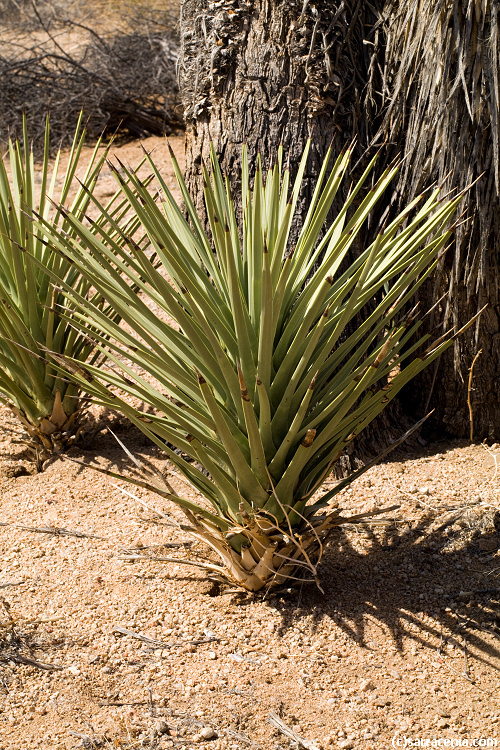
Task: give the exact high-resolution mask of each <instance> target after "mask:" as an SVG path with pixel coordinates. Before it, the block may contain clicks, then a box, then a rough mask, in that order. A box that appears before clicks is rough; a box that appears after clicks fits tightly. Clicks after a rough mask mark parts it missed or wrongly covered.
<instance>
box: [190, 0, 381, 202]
mask: <svg viewBox="0 0 500 750" xmlns="http://www.w3.org/2000/svg"><path fill="white" fill-rule="evenodd" d="M345 5H347V6H348V7H344V6H345ZM367 8H368V4H367V3H364V2H358V3H347V4H345V3H344V2H340V0H333V1H332V0H318V1H317V2H315V3H314V4H309V3H308V2H307V0H306V1H305V2H303V0H299V1H297V0H295V1H294V0H254V2H252V1H249V2H245V0H222V1H221V2H215V3H214V2H208V1H207V0H182V3H181V59H180V81H181V90H182V92H183V99H184V105H185V118H186V127H187V169H186V174H187V182H188V186H189V188H190V190H191V192H192V194H194V195H196V196H197V207H198V208H201V207H202V205H203V199H202V187H203V186H202V182H203V179H202V176H201V162H202V159H203V160H206V159H207V155H208V146H209V142H210V141H213V142H214V143H215V146H216V149H217V153H218V154H219V157H220V160H221V164H222V168H223V171H224V172H225V173H226V174H227V175H228V176H229V177H230V179H231V183H232V184H237V180H238V171H239V164H240V155H241V147H242V144H243V143H246V144H247V147H248V153H249V161H250V163H252V162H253V161H254V157H255V155H256V153H257V152H260V154H261V156H262V161H263V165H264V167H266V166H268V165H269V163H270V160H271V159H273V158H275V156H276V152H277V149H278V146H279V144H280V143H282V144H283V146H284V149H285V153H286V154H288V157H289V161H290V169H291V172H292V176H293V172H294V168H295V166H296V165H297V164H298V162H299V159H300V156H301V154H302V151H303V149H304V146H305V143H306V140H307V138H309V137H311V138H312V150H311V156H310V159H309V164H308V174H309V178H310V183H311V185H312V184H313V181H314V178H315V177H316V176H317V174H318V169H319V165H320V164H321V162H322V160H323V158H324V155H325V152H326V150H327V148H328V146H329V145H330V144H331V143H332V141H333V143H334V151H336V152H337V153H338V152H339V151H340V150H341V149H342V148H343V147H344V146H345V145H346V144H347V143H348V142H349V141H351V140H352V139H353V138H354V137H356V138H357V141H358V149H362V148H363V146H365V145H366V144H367V142H368V140H369V137H370V135H369V133H367V123H368V122H369V119H370V111H371V90H372V85H373V81H372V80H371V79H372V72H373V70H375V68H372V69H370V60H371V58H372V57H373V55H374V49H375V48H376V46H377V44H378V32H377V31H376V30H373V27H374V20H375V16H374V15H373V13H372V11H370V10H367ZM370 29H372V30H373V31H372V33H368V32H370ZM367 81H370V83H369V84H368V86H367ZM306 177H307V175H306ZM307 197H308V196H307V190H306V191H305V193H304V195H303V203H304V205H305V203H306V202H307Z"/></svg>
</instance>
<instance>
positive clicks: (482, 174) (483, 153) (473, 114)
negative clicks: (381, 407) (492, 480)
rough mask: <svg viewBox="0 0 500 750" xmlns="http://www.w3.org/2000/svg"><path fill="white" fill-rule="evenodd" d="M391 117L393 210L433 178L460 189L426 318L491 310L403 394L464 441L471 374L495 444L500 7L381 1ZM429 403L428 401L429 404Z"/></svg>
mask: <svg viewBox="0 0 500 750" xmlns="http://www.w3.org/2000/svg"><path fill="white" fill-rule="evenodd" d="M384 20H385V26H386V28H387V29H390V34H389V33H388V34H387V46H386V51H385V75H384V81H385V82H386V84H387V89H386V92H387V99H386V101H385V103H384V104H385V107H386V114H385V118H384V120H383V122H382V125H381V128H380V130H379V133H378V135H377V137H376V140H378V141H379V142H383V141H386V140H388V141H389V142H390V143H393V144H396V146H395V150H396V148H397V150H398V151H399V153H401V154H404V155H405V157H406V159H405V162H404V165H403V170H402V172H401V179H400V182H399V185H398V186H397V201H399V203H400V205H402V204H406V203H408V201H409V200H410V199H411V198H412V197H413V196H414V195H417V194H418V193H419V192H420V191H421V190H422V189H424V188H425V187H427V186H428V185H430V184H431V183H432V182H433V181H436V182H438V183H439V182H442V181H443V180H445V185H446V187H448V188H450V189H451V188H458V189H459V190H460V189H463V188H465V187H466V186H467V185H470V184H471V183H472V182H474V181H475V180H477V183H476V184H475V185H474V186H473V187H472V189H471V190H470V191H469V192H468V193H467V195H466V196H465V198H464V202H463V210H464V211H465V212H466V217H467V221H465V222H464V223H462V224H461V225H460V226H458V228H457V230H456V234H455V242H454V244H453V246H452V247H451V248H450V249H449V250H448V253H447V257H446V259H445V260H443V262H442V263H441V264H440V266H439V268H438V273H437V275H436V277H435V279H434V280H433V281H432V282H430V283H429V284H428V285H427V287H426V288H425V289H423V290H422V291H421V293H420V303H421V308H422V310H426V309H429V308H430V307H431V306H432V305H433V304H434V303H435V302H436V301H437V300H439V299H440V298H441V297H442V296H443V295H445V296H444V299H443V301H442V303H441V304H440V305H439V306H438V308H436V310H435V311H434V313H433V315H432V316H430V317H429V318H428V320H427V326H428V329H429V330H430V329H431V328H432V327H433V326H434V325H435V324H436V323H439V322H442V321H443V319H444V320H445V325H448V326H450V325H454V326H455V327H456V328H457V329H458V328H460V327H461V326H462V325H464V324H465V323H466V322H467V321H468V320H470V319H471V318H472V317H473V316H474V315H475V313H476V312H477V311H478V310H479V309H481V308H482V307H483V306H484V305H485V304H486V303H488V308H487V310H486V311H485V312H484V313H483V314H482V316H481V318H480V320H479V321H478V323H477V325H476V326H475V327H472V328H470V329H469V330H468V331H467V332H466V333H465V334H464V335H463V336H462V337H460V338H458V339H457V341H456V344H455V348H454V350H453V351H452V350H449V351H448V352H447V353H446V354H445V355H444V356H443V357H442V359H441V361H440V362H439V363H438V365H437V368H436V370H435V371H434V372H433V371H432V368H429V369H430V371H428V372H424V373H423V374H422V375H421V376H420V378H419V379H418V380H417V381H413V382H412V385H411V389H410V388H409V389H408V393H407V398H406V399H405V404H406V406H408V407H409V409H413V411H415V413H416V414H417V415H419V414H420V415H421V414H422V411H423V410H424V409H425V408H428V407H435V408H436V413H435V417H434V420H433V424H434V427H435V428H436V429H437V430H438V432H439V434H443V433H445V432H447V433H449V434H452V435H455V436H460V437H468V435H469V428H470V420H469V406H468V387H469V371H470V367H471V365H472V362H473V360H474V357H475V355H476V353H477V352H478V351H479V350H481V349H482V354H481V355H480V356H479V357H478V359H477V361H476V363H475V366H474V370H473V380H472V388H473V390H472V391H471V400H472V407H473V408H472V411H473V416H474V437H475V438H476V439H480V440H482V439H485V438H486V439H490V440H498V439H499V438H500V375H499V373H500V306H499V291H500V278H499V258H500V178H499V171H500V169H499V151H500V125H499V118H500V111H499V100H500V91H499V79H500V40H499V33H498V25H499V21H500V7H499V3H498V0H485V2H483V1H482V0H472V1H471V2H468V3H462V2H460V0H439V1H438V2H436V0H414V2H411V3H408V2H404V0H386V4H385V9H384ZM429 395H430V398H429Z"/></svg>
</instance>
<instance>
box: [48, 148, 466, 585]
mask: <svg viewBox="0 0 500 750" xmlns="http://www.w3.org/2000/svg"><path fill="white" fill-rule="evenodd" d="M308 148H309V147H307V148H306V150H305V153H304V155H303V158H302V160H301V163H300V166H299V169H298V174H297V177H296V179H295V181H294V184H293V186H291V185H289V182H290V178H289V171H288V169H283V153H282V151H281V150H280V152H279V153H278V156H277V163H276V165H275V166H274V167H273V168H272V169H271V170H270V171H269V172H268V173H267V176H266V177H264V175H263V172H262V168H261V164H260V162H258V163H257V165H256V175H255V180H254V184H253V187H252V188H251V187H250V184H249V176H248V175H249V165H248V162H247V157H246V153H245V150H244V151H243V167H242V195H241V199H242V206H243V219H242V226H238V223H237V220H236V215H235V209H234V204H233V202H232V199H231V192H230V186H229V184H228V182H227V180H225V179H224V177H223V175H222V174H221V171H220V168H219V164H218V162H217V158H216V155H215V153H214V152H213V151H212V159H211V177H210V176H209V174H208V171H207V170H205V198H206V208H207V214H208V220H209V223H210V228H211V233H210V235H209V234H207V233H205V231H204V229H203V225H202V221H201V220H200V218H199V217H198V216H197V214H196V211H195V209H194V206H193V203H192V201H191V199H190V196H189V195H188V192H187V189H186V186H185V183H184V181H183V178H182V175H181V173H180V170H179V167H178V165H177V163H176V161H175V159H174V158H173V154H172V158H173V164H174V168H175V172H176V175H177V180H178V183H179V187H180V190H181V193H182V197H183V200H184V203H185V206H186V211H187V214H188V215H189V221H188V220H186V218H185V217H184V215H183V213H182V211H181V210H180V209H179V207H178V205H177V204H176V202H175V200H174V198H173V197H172V195H171V193H170V191H169V190H168V188H167V186H166V184H165V182H164V180H163V178H162V176H161V174H160V172H159V170H158V169H157V168H156V167H155V165H154V163H153V161H152V159H151V158H150V157H148V159H149V162H150V165H151V168H152V171H153V173H154V175H155V178H156V180H157V181H158V183H159V185H160V198H159V200H155V198H154V197H153V196H152V195H151V194H150V192H149V191H148V190H147V189H146V188H145V187H144V186H143V185H142V184H141V182H140V181H139V180H138V179H137V178H136V177H135V176H134V174H133V173H131V172H130V171H128V170H125V169H124V168H123V167H122V168H121V169H120V170H118V169H115V174H116V178H117V180H118V182H119V184H120V187H121V190H122V193H123V195H124V196H126V198H127V200H128V201H129V204H130V207H131V208H132V209H133V211H134V212H135V215H136V216H137V218H138V220H139V221H140V222H141V224H142V226H143V228H144V230H145V231H146V233H147V235H148V237H149V240H150V243H151V245H152V246H153V248H154V250H155V253H156V254H157V256H158V258H159V259H160V260H161V263H162V266H163V268H159V269H155V268H154V267H153V265H152V263H151V261H150V259H149V258H148V255H147V254H146V253H145V252H144V251H143V250H142V249H141V248H140V247H139V246H137V245H136V244H135V243H134V242H133V240H130V241H129V242H128V245H129V249H130V253H131V256H133V261H132V260H131V261H130V262H128V261H127V260H126V259H124V258H123V256H122V255H121V254H120V248H119V247H118V246H116V247H115V246H114V243H113V239H112V238H111V237H110V236H109V235H105V234H104V233H102V234H101V235H100V236H98V234H97V233H95V232H92V231H90V230H89V229H88V228H86V226H85V223H84V222H82V221H81V220H80V219H79V217H78V216H77V215H75V214H74V213H72V212H64V215H65V217H66V221H67V223H68V225H69V226H71V236H69V237H68V236H66V235H65V234H64V233H62V232H56V231H54V229H53V227H51V226H49V225H48V223H47V222H45V221H40V222H38V224H37V228H38V231H40V232H42V231H43V232H45V234H46V235H47V237H49V238H50V243H51V244H52V246H53V247H54V249H55V250H56V251H57V252H59V253H60V254H61V256H62V257H67V258H71V260H72V262H73V264H74V265H75V267H77V268H78V271H79V273H81V274H82V277H84V278H85V279H87V281H88V282H89V283H90V284H92V286H93V287H94V288H95V289H96V290H97V293H98V294H100V295H102V296H103V297H105V298H106V300H107V301H108V303H109V305H110V306H111V307H112V308H113V309H114V310H115V311H116V314H117V315H120V316H121V317H122V318H123V320H124V321H125V322H126V323H127V328H126V329H125V328H124V327H119V326H118V325H116V323H114V322H113V321H112V320H111V319H110V317H109V316H107V315H105V314H104V312H103V311H102V310H101V309H100V307H98V306H97V305H96V304H95V301H94V300H92V299H87V298H86V297H85V296H84V295H82V294H79V293H78V291H76V290H75V289H73V288H71V287H70V286H69V285H65V287H64V291H65V295H66V297H67V300H68V305H69V307H70V309H71V310H73V311H76V312H73V314H72V316H71V320H72V322H73V325H78V326H79V328H80V330H85V329H86V328H88V327H91V328H92V329H93V330H94V333H93V334H92V337H93V338H94V340H95V341H96V345H97V346H98V348H99V349H100V351H101V352H102V353H103V355H106V357H107V360H108V364H109V367H107V368H106V369H99V368H97V367H96V366H93V365H91V364H86V365H85V366H83V365H82V363H81V361H76V360H75V359H71V358H70V357H64V358H62V357H60V356H55V357H54V359H55V360H56V361H57V362H58V364H59V366H60V367H61V368H65V369H66V370H68V372H71V376H72V377H73V379H74V380H75V381H76V382H77V383H78V385H79V387H81V388H82V389H84V390H85V391H86V392H87V393H88V394H89V395H90V396H91V397H92V398H94V399H95V400H96V401H98V402H99V403H101V404H105V405H107V406H109V407H111V408H112V409H116V410H119V411H120V412H122V413H123V414H125V415H126V416H127V417H128V418H129V419H130V420H131V421H132V422H133V423H134V424H135V425H137V427H139V428H140V430H142V431H143V432H144V433H145V434H146V435H148V436H149V437H150V438H151V440H152V441H153V442H154V443H156V445H157V446H159V447H160V448H161V449H162V450H163V451H164V454H165V455H166V456H167V457H168V459H169V460H170V462H171V465H173V466H174V467H176V468H177V469H178V470H179V471H180V472H181V473H182V475H183V476H184V478H185V481H186V484H187V485H189V486H190V487H191V488H195V489H196V491H197V492H198V493H199V494H200V495H201V496H202V497H203V498H204V500H201V499H200V501H199V502H196V501H195V500H192V499H190V498H187V497H183V496H182V494H179V493H178V492H176V491H174V490H173V489H172V487H171V486H170V484H169V483H168V481H167V480H165V481H164V482H162V481H161V480H160V479H144V480H140V479H134V478H129V479H128V481H131V482H134V483H136V484H139V485H140V486H143V487H149V488H150V489H151V490H152V491H153V492H156V493H158V494H159V495H161V496H162V497H164V498H167V499H168V500H171V501H172V502H173V503H175V504H176V505H177V506H179V507H180V508H182V510H183V511H184V514H185V516H186V519H187V520H186V524H185V525H184V527H183V528H185V529H188V530H189V531H190V532H192V534H194V536H195V537H198V538H199V539H202V540H203V541H204V542H206V543H207V544H208V545H209V546H210V547H211V548H212V550H213V551H215V552H216V553H217V555H218V556H219V558H220V562H213V561H210V560H209V561H205V562H204V563H203V564H204V565H205V567H208V569H209V570H211V572H212V573H213V574H215V575H216V576H220V577H222V578H225V579H226V580H228V579H229V580H231V581H233V582H235V583H236V584H238V585H239V586H241V587H243V588H244V589H247V590H249V591H258V590H260V589H263V588H264V587H270V586H274V585H277V584H282V583H283V582H285V581H289V580H293V579H295V578H304V577H307V576H309V577H310V576H312V577H313V578H316V568H317V564H318V562H319V559H320V558H321V554H322V549H323V545H324V541H325V539H326V537H327V536H328V534H329V533H330V532H331V530H332V529H333V528H334V527H335V526H337V525H339V524H340V523H342V522H344V521H345V520H346V519H345V518H343V517H342V516H341V515H340V511H339V510H338V509H332V508H331V507H329V501H330V500H331V499H332V497H333V496H334V495H335V493H336V492H338V491H339V490H340V489H341V488H342V486H345V483H346V482H343V483H341V484H339V485H338V486H337V487H336V488H334V489H333V490H330V491H328V492H326V493H324V494H323V495H321V492H320V488H321V486H322V483H323V481H324V480H325V478H326V477H327V476H328V475H329V473H330V472H331V469H332V466H333V464H334V462H335V461H336V460H337V459H338V458H339V456H340V455H341V453H342V451H343V450H344V449H345V447H346V446H347V444H348V443H349V442H350V441H351V440H353V438H354V437H355V436H356V435H358V434H359V432H360V431H361V430H362V429H363V428H364V427H365V426H366V425H367V424H369V423H370V422H371V421H372V420H373V419H374V418H375V417H376V416H377V415H378V414H379V413H380V412H381V411H382V409H383V408H384V407H385V406H386V404H387V403H389V401H391V399H393V398H394V396H395V395H396V394H397V393H398V391H399V390H400V389H401V388H402V387H403V386H404V385H405V384H406V383H408V381H409V380H410V379H411V378H412V377H413V376H414V375H415V374H416V373H417V372H419V371H420V370H421V369H422V368H423V367H425V366H426V365H427V364H429V363H430V362H432V361H433V360H434V359H435V358H436V357H438V356H439V354H440V353H441V352H442V351H443V349H444V348H445V347H446V346H448V345H449V343H450V340H451V338H452V336H451V335H450V336H448V337H445V339H444V340H442V341H441V342H435V343H433V344H431V345H430V346H428V347H427V349H426V350H425V352H424V353H422V345H423V343H424V339H422V338H420V339H418V337H415V335H414V334H415V332H416V330H417V328H418V322H415V318H414V311H413V312H412V313H408V312H405V311H407V309H408V305H409V303H410V301H411V298H412V296H413V295H414V293H415V290H416V289H417V288H418V287H419V286H420V284H421V283H422V282H423V281H424V279H425V278H426V277H427V276H428V275H429V274H430V273H431V272H432V270H433V268H434V267H435V265H436V263H437V260H438V258H439V256H440V253H441V252H442V250H443V248H444V247H445V245H446V243H447V241H448V239H449V237H450V231H451V230H450V229H449V228H448V224H449V222H450V220H451V218H452V217H453V215H454V213H455V211H456V208H457V205H458V203H459V201H460V198H461V196H460V195H458V196H456V197H454V198H449V199H446V200H442V199H441V198H440V196H439V190H435V191H434V192H431V193H429V194H427V195H425V196H421V197H420V198H419V199H416V200H415V201H413V202H412V204H411V205H410V206H408V208H407V209H406V210H405V211H404V212H403V213H401V214H400V215H399V216H397V217H396V218H394V219H393V220H392V221H390V222H388V223H387V225H386V227H385V229H384V231H383V232H381V233H380V234H378V236H376V237H375V238H374V239H373V240H368V239H367V240H366V242H365V246H366V249H365V250H363V252H362V253H361V254H360V255H359V257H358V258H357V259H356V260H355V261H354V262H353V263H352V264H351V265H350V266H349V267H348V268H347V269H345V270H344V266H343V261H344V260H345V258H346V254H347V252H348V251H349V248H350V247H351V245H352V243H353V241H354V239H355V237H356V236H357V235H359V233H360V232H363V233H365V234H366V236H368V231H367V229H366V220H367V218H368V216H369V215H370V212H371V210H372V209H373V207H374V206H375V204H376V203H377V201H379V200H380V199H381V197H382V196H383V194H384V191H385V190H386V188H387V186H388V185H389V184H390V182H391V180H392V179H393V178H394V177H395V175H396V173H397V169H398V168H397V166H394V167H391V168H390V169H387V170H386V171H385V172H384V173H383V174H382V175H381V177H380V178H379V179H378V180H376V181H375V182H374V184H373V187H372V188H371V189H370V190H363V188H364V186H365V185H366V183H367V180H368V178H369V176H370V175H371V174H372V170H373V168H374V165H375V162H376V157H374V159H373V160H372V161H371V163H370V164H369V165H368V167H367V168H366V171H365V172H364V174H363V175H362V177H361V179H360V180H359V182H358V183H357V184H356V185H354V186H353V187H352V189H351V191H350V194H349V197H348V199H347V201H346V203H345V205H344V206H343V207H342V209H341V210H340V211H339V213H338V215H337V216H336V218H335V220H334V221H333V223H332V224H331V225H330V226H329V227H328V228H327V229H326V231H324V232H323V233H322V230H323V226H324V223H325V220H326V217H327V215H328V212H329V210H330V208H331V206H332V202H333V200H334V198H335V196H336V194H337V192H338V189H339V186H340V184H341V181H342V179H343V178H344V176H345V174H346V171H347V169H348V165H349V157H350V152H349V150H345V151H344V152H343V153H341V154H340V156H339V157H338V158H337V159H336V161H335V163H334V165H333V168H332V170H331V172H330V173H328V162H329V158H330V153H328V155H327V157H326V159H325V162H324V166H323V168H322V170H321V174H320V175H319V176H318V182H317V186H316V189H315V192H314V196H313V198H312V201H311V205H310V206H309V210H308V213H307V216H306V218H305V220H304V222H303V224H302V227H301V230H300V234H299V237H298V240H297V242H296V244H295V246H294V247H291V246H290V245H289V235H290V229H291V225H292V219H293V216H294V210H295V207H296V203H297V199H298V197H299V191H300V187H301V181H302V177H303V174H304V169H305V165H306V160H307V152H308ZM417 204H420V207H419V208H418V205H417ZM61 211H63V209H62V208H61ZM315 268H316V269H317V270H316V271H314V269H315ZM136 287H139V288H140V290H141V293H140V294H139V295H137V294H136V293H135V291H134V289H135V288H136ZM172 319H173V321H175V325H172ZM354 320H358V321H359V325H358V326H357V328H355V329H354V330H353V325H352V324H353V321H354ZM97 331H98V332H99V333H97ZM123 354H125V355H126V359H125V358H124V357H123ZM145 373H146V374H145ZM124 394H125V395H124ZM127 394H128V395H129V396H133V397H134V398H135V399H140V400H141V401H142V402H143V403H144V405H145V406H144V408H143V409H138V408H136V407H134V406H132V405H130V403H128V402H127V400H126V395H127ZM135 403H137V401H136V402H135ZM109 473H110V474H112V475H113V476H117V475H116V474H114V473H113V472H109ZM123 478H124V479H125V477H123ZM346 481H350V480H346ZM359 518H360V516H357V517H355V518H354V519H353V518H352V517H351V518H350V519H349V520H350V521H352V520H359Z"/></svg>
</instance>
